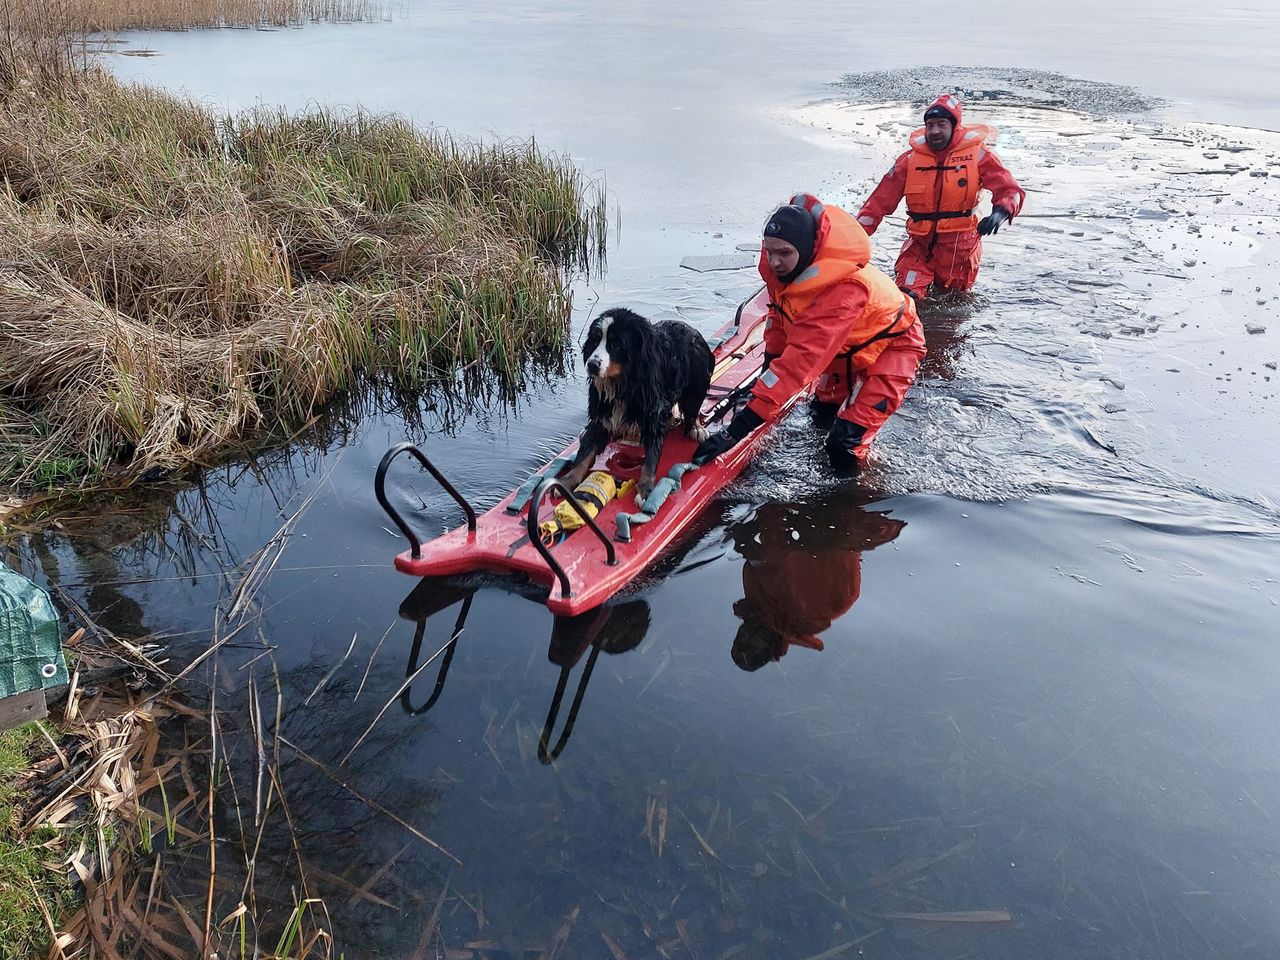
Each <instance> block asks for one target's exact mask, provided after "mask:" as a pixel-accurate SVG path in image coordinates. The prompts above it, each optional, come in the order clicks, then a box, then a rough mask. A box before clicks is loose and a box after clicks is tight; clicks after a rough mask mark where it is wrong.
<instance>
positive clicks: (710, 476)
mask: <svg viewBox="0 0 1280 960" xmlns="http://www.w3.org/2000/svg"><path fill="white" fill-rule="evenodd" d="M767 302H768V301H767V296H766V293H765V291H764V289H763V288H762V289H761V290H760V292H759V293H758V294H757V295H756V296H755V297H754V298H752V299H751V300H748V301H747V302H746V303H744V304H743V305H742V306H741V307H740V308H739V310H738V315H737V316H736V317H735V318H734V320H733V321H730V322H729V323H727V324H726V325H725V326H724V327H723V328H722V329H721V330H720V331H718V333H717V334H716V335H715V336H714V337H712V338H710V342H711V343H712V345H713V349H714V352H715V359H716V364H715V370H714V373H713V375H712V388H711V393H710V394H709V395H708V397H707V400H706V402H705V403H704V404H703V410H702V417H703V420H704V421H706V420H707V419H708V418H710V417H712V416H714V414H715V413H716V411H717V410H718V409H720V408H722V407H723V406H725V405H726V403H728V402H731V398H730V399H728V400H727V399H726V398H727V397H729V394H730V393H731V392H732V391H733V390H736V389H737V388H739V387H743V386H744V385H749V384H750V383H751V381H752V380H753V379H754V378H755V377H756V375H757V374H758V373H759V371H760V365H761V363H762V361H763V359H764V346H763V340H762V338H763V335H764V320H765V314H766V307H767ZM717 340H721V341H722V342H720V343H718V344H717V343H716V341H717ZM798 396H799V395H797V397H792V398H791V401H790V403H789V404H788V406H790V405H791V404H794V403H795V401H796V399H798ZM728 419H729V418H728V417H725V419H724V420H722V421H720V422H721V423H724V422H727V420H728ZM768 429H769V428H768V426H767V425H766V426H764V427H760V428H758V429H757V430H756V431H755V432H754V433H752V434H751V435H749V436H748V437H746V438H745V439H744V440H743V441H742V442H741V443H739V444H738V445H737V446H735V447H734V448H733V449H731V450H730V451H729V452H728V453H727V454H725V455H724V456H722V457H720V458H719V459H717V460H714V461H712V462H711V463H708V464H706V465H705V466H702V467H698V468H696V469H690V470H688V471H687V472H685V473H684V475H683V477H682V478H681V479H680V481H679V485H678V486H677V487H676V488H675V489H673V490H672V491H671V493H670V494H669V496H668V497H667V498H666V501H665V502H664V503H663V504H662V505H661V507H660V508H659V509H658V510H657V511H656V512H655V513H654V514H653V516H652V519H647V520H645V521H643V522H641V523H636V524H633V525H631V526H630V539H629V540H626V541H625V542H624V541H619V540H618V539H617V536H618V527H617V517H618V515H619V514H631V513H635V512H636V511H638V510H639V505H638V504H637V503H636V495H635V492H634V489H633V490H632V492H630V493H628V494H627V495H625V496H624V497H622V498H620V499H617V500H612V501H610V502H609V503H607V504H605V507H604V509H603V510H601V511H600V513H599V515H598V516H597V517H596V518H595V525H596V526H597V527H598V529H599V531H600V533H599V534H598V533H597V532H596V531H595V530H593V529H592V527H591V524H588V525H587V526H584V527H581V528H580V529H578V530H577V531H575V532H574V533H573V534H571V535H570V536H568V537H567V538H565V539H564V540H563V541H561V542H560V543H558V544H556V545H555V546H552V547H550V548H542V546H541V544H540V543H535V542H533V541H531V540H530V538H529V530H530V529H531V528H533V529H536V526H537V523H536V521H537V520H539V519H546V518H547V517H548V516H549V515H550V512H551V505H550V504H546V503H544V502H540V501H544V500H545V499H547V498H546V494H547V493H549V492H550V489H549V488H550V487H552V486H554V485H555V484H553V483H552V482H551V481H549V480H540V477H538V476H535V477H532V478H530V480H529V481H526V483H525V484H523V485H522V486H521V487H520V489H518V490H516V491H514V492H513V493H512V494H511V495H509V496H508V497H506V498H505V499H504V500H503V501H502V502H501V503H499V504H498V505H497V506H495V507H493V508H492V509H490V510H489V511H487V512H486V513H484V514H482V515H480V516H478V517H475V518H474V527H472V525H471V524H470V523H469V524H467V525H463V526H461V527H458V528H457V529H455V530H451V531H449V532H448V533H445V534H442V535H441V536H439V537H437V538H436V539H434V540H432V541H430V542H428V543H424V544H421V546H420V547H419V548H418V549H416V550H414V549H411V550H406V551H405V552H404V553H401V554H400V555H399V556H397V557H396V559H395V564H396V568H397V569H398V570H401V571H403V572H404V573H409V574H413V575H415V576H444V575H449V574H460V573H468V572H472V571H479V570H487V571H494V572H499V573H514V574H524V575H526V576H528V577H530V578H531V579H533V580H535V581H539V582H543V583H547V584H549V585H550V588H551V589H550V594H549V595H548V597H547V606H548V607H550V608H551V611H552V612H553V613H556V614H562V615H574V614H579V613H583V612H584V611H587V610H590V609H592V608H593V607H596V606H599V605H600V604H602V603H604V602H605V601H606V600H608V599H609V598H610V597H611V596H613V595H614V594H615V593H616V592H617V591H618V590H620V589H622V588H623V587H624V586H626V585H627V584H628V583H630V582H631V581H632V580H633V579H635V577H637V576H638V575H639V574H640V573H641V572H643V571H644V570H645V569H646V568H647V567H648V566H649V565H650V564H651V563H653V562H654V561H655V560H656V559H657V558H658V556H659V555H660V554H661V553H662V551H663V550H665V549H666V548H667V546H669V545H670V544H671V542H672V541H673V540H675V539H676V538H677V537H678V536H679V535H680V533H681V531H682V530H684V529H685V527H687V526H688V525H689V523H690V522H691V521H692V520H693V518H694V517H695V516H696V515H697V514H698V512H699V511H700V510H702V509H703V508H704V507H705V506H706V505H707V504H708V503H710V502H711V500H712V499H714V497H715V496H716V494H718V493H719V492H720V491H721V490H722V489H724V487H725V485H726V484H728V483H729V481H731V480H732V479H733V478H734V477H736V476H737V475H738V474H739V473H740V472H741V471H742V469H743V467H745V466H746V465H747V463H748V462H749V461H750V460H751V458H752V456H753V455H754V454H755V451H756V448H757V446H758V444H759V441H760V439H761V438H762V436H763V435H764V434H765V433H766V432H767V431H768ZM577 446H578V445H577V443H576V442H574V443H572V444H570V445H569V446H568V447H566V448H565V449H564V450H563V451H562V452H561V454H560V456H559V457H557V458H556V459H555V460H553V461H552V462H551V463H549V464H547V465H545V466H543V467H542V468H541V469H540V470H538V474H539V475H546V477H554V475H555V472H556V471H557V470H559V469H560V466H561V464H563V463H564V462H565V459H566V458H572V456H573V453H574V451H575V450H576V449H577ZM695 447H696V444H695V443H694V442H693V441H692V440H689V439H688V438H686V437H685V436H684V434H683V433H682V432H681V431H679V430H672V431H670V432H669V433H668V434H667V438H666V442H665V443H664V444H663V448H662V459H661V460H660V461H659V464H658V474H657V475H658V477H659V478H662V477H666V476H667V475H668V473H669V471H670V470H671V468H672V467H674V466H676V465H677V464H684V463H688V461H689V460H690V458H691V457H692V456H693V451H694V448H695ZM403 449H406V447H405V446H402V447H397V448H394V449H393V450H392V451H390V452H389V453H388V454H387V456H386V457H384V458H383V463H382V466H381V467H379V471H378V483H377V488H378V493H379V500H380V502H382V504H383V506H384V507H387V509H388V512H389V513H391V515H392V519H393V520H395V521H396V523H397V524H398V525H399V526H400V528H401V529H402V530H404V531H405V532H406V534H408V535H409V538H410V542H412V543H414V544H415V545H416V544H417V541H416V538H415V537H414V536H413V535H412V533H411V532H410V531H409V530H408V528H407V527H406V526H405V524H404V522H403V521H402V520H401V519H400V518H399V516H398V515H397V514H396V513H395V512H394V511H393V510H391V508H390V507H389V506H388V504H387V502H386V500H385V497H384V496H383V494H382V486H381V484H382V476H383V474H384V472H385V469H386V465H387V463H388V462H389V460H390V459H391V458H392V457H393V456H394V455H395V454H396V453H398V452H400V451H401V450H403ZM412 452H414V453H415V455H417V456H418V457H419V459H420V460H421V461H422V462H423V465H424V466H428V469H430V470H431V472H432V473H433V475H435V476H436V479H437V480H440V481H441V482H442V483H444V485H445V488H446V490H448V491H449V492H450V493H451V494H453V495H454V496H455V499H458V500H459V502H460V503H461V502H463V501H462V498H461V497H459V496H458V495H457V494H456V493H454V491H453V489H452V487H450V486H448V484H447V483H445V482H444V478H443V477H441V476H440V475H439V473H438V472H437V471H436V470H435V469H434V468H432V467H430V466H429V465H428V464H427V462H426V460H425V458H424V457H422V456H421V455H420V454H418V453H417V451H416V450H415V451H412ZM641 456H642V451H641V450H640V448H639V446H638V445H636V444H633V443H626V442H616V443H612V444H610V445H609V446H608V447H607V448H606V449H605V450H604V452H603V453H602V454H601V455H600V456H599V458H597V460H596V466H595V469H598V470H608V471H609V472H610V473H612V474H613V475H614V476H617V477H634V476H638V475H639V461H640V459H641ZM535 487H536V489H535ZM467 509H468V513H469V514H470V508H467ZM530 510H533V511H535V516H534V518H532V519H533V521H534V522H530V521H531V518H530V517H529V511H530ZM601 535H603V539H602V536H601ZM605 539H607V540H608V543H607V544H606V542H604V541H605ZM544 551H547V552H546V553H545V554H544ZM610 554H612V555H613V559H614V562H613V563H610V562H609V561H610ZM548 557H549V558H550V561H551V562H549V561H548ZM553 564H554V565H555V566H558V567H560V570H556V569H554V568H553Z"/></svg>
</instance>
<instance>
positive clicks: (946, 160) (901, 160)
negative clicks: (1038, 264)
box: [858, 94, 1026, 298]
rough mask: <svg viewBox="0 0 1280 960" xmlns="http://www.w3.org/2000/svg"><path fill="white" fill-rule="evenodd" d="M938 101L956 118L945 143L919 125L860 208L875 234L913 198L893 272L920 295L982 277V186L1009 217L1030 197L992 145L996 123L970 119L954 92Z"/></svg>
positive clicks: (860, 218)
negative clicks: (929, 137)
mask: <svg viewBox="0 0 1280 960" xmlns="http://www.w3.org/2000/svg"><path fill="white" fill-rule="evenodd" d="M937 106H942V107H944V109H946V111H947V112H948V113H950V114H952V115H953V116H954V117H955V118H956V119H955V125H954V129H953V130H952V133H951V141H950V142H949V143H948V144H947V146H946V148H945V149H944V150H941V151H935V150H933V149H931V148H930V147H929V145H928V143H927V142H926V141H925V135H924V130H923V129H920V130H916V131H915V132H914V133H912V134H911V137H910V147H911V149H909V150H908V151H907V152H906V153H904V154H903V155H902V156H900V157H898V159H897V160H896V161H895V162H894V164H893V168H892V169H891V170H890V171H889V172H888V173H887V174H886V175H885V177H884V179H883V180H881V181H880V184H879V186H877V187H876V188H875V190H874V191H873V192H872V194H871V196H870V197H869V198H868V199H867V202H866V203H865V204H863V205H862V209H861V210H859V211H858V223H859V224H861V225H862V228H863V229H864V230H866V231H867V233H868V234H872V233H875V232H876V228H877V227H878V226H880V221H881V220H883V219H884V218H885V217H887V216H888V215H889V214H891V213H893V211H894V210H896V209H897V208H898V204H899V203H901V202H902V199H903V197H904V196H905V197H906V200H907V241H906V243H904V244H903V245H902V252H901V253H900V254H899V255H898V260H897V263H895V264H894V277H895V279H896V280H897V282H898V286H899V287H901V288H902V289H903V290H906V291H907V292H909V293H911V294H912V295H913V296H915V297H917V298H922V297H924V296H926V295H927V294H928V292H929V285H930V284H931V283H933V284H936V285H937V286H939V287H942V288H944V289H946V290H968V289H969V288H970V287H972V286H973V284H974V281H975V280H977V278H978V265H979V264H980V263H981V262H982V240H981V238H980V237H979V236H978V230H977V227H978V219H977V217H976V216H974V214H973V209H974V207H975V206H976V205H977V201H978V191H979V190H989V191H991V205H992V208H993V209H994V208H995V207H1002V208H1003V209H1004V210H1005V211H1006V212H1007V213H1008V214H1009V219H1010V220H1012V219H1013V218H1014V217H1016V216H1017V215H1018V213H1019V212H1020V211H1021V210H1022V203H1023V200H1024V199H1025V197H1026V194H1025V193H1024V192H1023V190H1022V188H1021V187H1020V186H1018V181H1017V180H1015V179H1014V178H1013V174H1011V173H1010V172H1009V171H1008V170H1007V169H1005V166H1004V164H1003V163H1001V162H1000V158H999V157H997V156H996V155H995V152H994V151H993V150H991V148H990V147H989V146H987V144H986V142H985V140H986V138H987V136H988V135H989V133H990V131H989V128H986V127H982V126H973V127H966V126H964V125H963V122H962V121H963V116H964V107H963V105H962V104H961V103H960V101H959V99H957V98H956V97H955V96H954V95H952V94H943V95H942V96H941V97H939V98H938V99H937V100H935V101H934V103H933V104H931V105H930V107H931V108H932V107H937Z"/></svg>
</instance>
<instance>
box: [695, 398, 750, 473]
mask: <svg viewBox="0 0 1280 960" xmlns="http://www.w3.org/2000/svg"><path fill="white" fill-rule="evenodd" d="M762 423H764V420H763V419H762V418H761V417H760V415H759V414H758V413H756V412H755V411H754V410H752V409H750V408H747V409H746V410H743V411H742V412H741V413H739V414H738V415H737V416H736V417H734V418H733V422H732V423H731V424H729V425H728V426H727V427H725V428H724V429H723V430H721V431H720V432H719V433H713V434H712V435H711V436H709V437H707V439H705V440H703V441H702V442H701V443H700V444H698V449H697V450H695V451H693V462H694V463H696V464H697V465H698V466H702V465H703V464H704V463H708V462H710V461H712V460H714V459H715V458H716V457H718V456H720V454H722V453H726V452H727V451H729V450H732V449H733V448H734V447H736V446H737V445H738V442H739V441H740V440H741V439H742V438H743V437H745V436H746V435H747V434H748V433H750V432H751V431H752V430H754V429H755V428H756V427H758V426H760V424H762Z"/></svg>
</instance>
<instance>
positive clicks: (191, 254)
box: [0, 0, 606, 492]
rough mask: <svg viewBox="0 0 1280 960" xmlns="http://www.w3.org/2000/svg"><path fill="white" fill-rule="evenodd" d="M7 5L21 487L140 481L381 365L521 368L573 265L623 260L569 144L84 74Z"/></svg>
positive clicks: (275, 426)
mask: <svg viewBox="0 0 1280 960" xmlns="http://www.w3.org/2000/svg"><path fill="white" fill-rule="evenodd" d="M28 2H30V0H22V3H28ZM31 9H32V10H35V9H37V8H36V7H34V6H33V7H32V8H31ZM10 17H11V20H10V27H9V30H8V33H7V38H8V39H7V41H6V40H5V39H3V38H0V392H2V393H3V395H4V396H5V397H6V399H7V401H8V402H7V404H6V410H5V412H4V414H3V415H0V478H3V481H4V482H7V483H8V484H9V485H10V486H11V487H15V488H21V489H25V490H27V491H28V492H29V491H30V490H31V488H32V487H46V488H48V487H58V488H62V487H67V486H80V487H86V486H93V485H95V484H102V483H104V482H110V483H112V484H120V483H129V482H131V481H133V480H134V479H136V478H138V477H139V476H141V475H143V474H145V473H147V472H148V471H152V470H155V469H157V468H159V469H164V470H175V469H181V468H183V467H186V466H188V465H193V464H195V465H199V464H207V463H210V462H212V461H213V460H215V459H216V458H217V457H219V456H221V455H224V454H225V453H227V452H228V451H229V450H232V449H235V448H237V447H241V446H243V445H246V444H248V445H253V444H260V443H262V442H263V441H264V440H265V439H267V438H269V437H271V436H280V435H287V434H288V433H290V432H291V431H292V430H294V429H296V428H297V427H298V426H300V425H303V424H306V423H307V422H309V420H310V419H311V418H312V417H313V416H314V414H315V412H316V411H317V409H318V408H319V407H320V406H321V405H323V404H325V403H327V402H328V401H330V400H331V399H333V398H335V397H337V396H340V395H342V394H343V393H344V392H347V391H350V390H352V389H353V388H356V387H357V386H359V385H360V384H361V383H362V382H363V381H364V380H365V379H366V378H368V377H369V376H371V375H375V376H386V377H388V378H389V379H390V380H392V381H393V382H395V383H396V384H398V385H400V386H407V387H410V388H421V387H423V386H426V385H428V384H440V383H452V382H456V381H457V380H458V379H459V378H460V377H467V376H470V377H472V378H474V377H476V376H477V375H481V374H483V375H484V376H486V377H490V378H493V379H495V380H496V381H497V382H499V383H502V384H506V385H509V386H516V385H518V384H519V383H520V382H521V377H522V374H523V371H524V370H525V369H526V366H527V363H528V362H529V360H530V359H531V358H533V357H537V356H559V355H560V354H561V353H562V351H563V349H564V346H565V338H566V329H567V319H568V311H569V294H568V290H567V283H566V270H569V269H580V268H584V267H587V266H588V265H589V264H590V263H591V262H593V260H595V259H596V258H598V257H599V256H600V255H601V254H602V252H603V244H604V233H605V224H606V216H605V209H604V201H603V194H602V191H601V189H600V188H599V187H598V186H594V185H591V184H588V183H586V182H584V181H583V180H582V178H581V176H580V174H579V173H578V172H577V171H576V170H575V169H574V168H573V167H572V166H571V165H570V164H568V163H567V162H566V161H564V160H562V159H559V158H556V157H551V156H548V155H546V154H544V153H543V152H542V151H540V150H539V148H538V147H537V146H536V144H533V143H517V144H492V145H478V144H470V143H462V142H459V141H456V140H454V139H452V138H451V137H449V136H448V135H446V134H443V133H439V132H424V131H420V130H417V129H415V128H414V127H412V126H411V125H410V124H409V123H408V122H406V121H404V120H402V119H400V118H397V117H393V116H376V115H372V114H368V113H364V112H359V111H357V112H334V111H324V110H320V111H314V112H311V113H308V114H302V115H294V114H289V113H285V112H279V111H268V110H259V111H255V112H250V113H247V114H243V115H240V116H236V117H224V116H216V115H214V114H213V113H211V112H209V111H208V110H207V109H205V108H204V107H202V106H200V105H197V104H195V103H192V102H190V101H186V100H183V99H180V98H177V97H173V96H170V95H168V94H165V93H161V92H157V91H154V90H149V89H146V88H142V87H138V86H131V85H126V84H121V83H119V82H117V81H115V80H114V79H112V78H111V77H109V76H106V75H104V74H102V73H100V72H98V71H96V70H95V69H93V68H91V67H90V68H86V69H81V68H80V67H79V63H78V61H77V59H76V55H75V46H74V43H73V41H72V39H71V38H70V37H69V36H68V35H67V34H66V33H65V31H64V32H62V33H59V29H60V28H59V27H58V26H57V24H56V23H51V22H50V21H48V20H40V19H39V18H38V17H37V16H36V15H35V14H34V13H33V14H32V23H33V24H34V26H32V25H31V24H28V25H27V27H26V28H25V29H24V30H17V29H15V28H14V27H13V25H12V14H10ZM0 29H3V25H0ZM33 37H36V38H45V39H48V40H49V44H48V45H47V47H45V46H39V45H38V44H37V45H33V43H34V41H33V40H32V38H33ZM24 38H25V39H24ZM59 38H60V39H59ZM59 44H61V45H59ZM50 50H53V51H61V54H60V55H59V56H61V59H59V57H58V56H54V55H53V54H51V53H50V52H49V51H50ZM69 78H70V79H69Z"/></svg>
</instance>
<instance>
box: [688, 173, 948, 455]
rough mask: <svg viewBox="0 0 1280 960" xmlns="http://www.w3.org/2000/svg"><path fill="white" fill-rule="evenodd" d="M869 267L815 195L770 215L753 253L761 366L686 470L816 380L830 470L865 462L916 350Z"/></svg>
mask: <svg viewBox="0 0 1280 960" xmlns="http://www.w3.org/2000/svg"><path fill="white" fill-rule="evenodd" d="M870 260H871V241H870V240H868V239H867V234H866V231H864V230H863V229H862V227H860V226H858V224H857V223H856V222H855V221H854V219H853V217H852V216H850V215H849V214H848V213H846V212H845V211H844V210H841V209H840V208H839V207H833V206H830V205H824V204H823V203H822V202H821V201H819V200H818V198H817V197H814V196H811V195H809V194H798V195H796V196H794V197H792V198H791V202H790V203H788V204H785V205H784V206H781V207H779V208H778V209H777V210H775V211H774V212H773V213H772V214H771V215H770V217H769V219H768V220H767V221H766V222H765V228H764V238H763V240H762V241H761V250H760V276H761V278H762V279H763V280H764V282H765V285H766V286H767V287H768V291H769V301H770V303H769V315H768V319H767V321H766V324H765V332H764V351H765V352H764V369H763V372H762V373H761V374H760V378H759V379H758V380H757V381H756V382H755V386H754V387H752V392H751V400H750V402H749V403H748V404H747V406H746V407H745V408H744V409H743V410H742V411H740V412H739V413H738V415H737V416H736V417H734V418H733V422H732V423H730V424H729V426H727V427H725V428H724V429H723V430H721V431H720V432H719V433H717V434H714V435H713V436H711V437H708V438H707V439H706V440H704V441H703V442H702V443H701V444H700V445H699V447H698V449H697V450H696V451H695V452H694V455H693V462H694V463H699V464H701V463H706V462H707V461H709V460H712V459H714V458H716V457H718V456H720V455H721V454H722V453H725V452H726V451H728V450H729V449H731V448H732V447H733V446H734V445H735V444H737V443H738V442H739V441H740V440H742V438H743V437H745V436H746V435H747V434H749V433H750V432H751V431H752V430H754V429H755V428H756V427H758V426H760V425H761V424H762V423H765V422H767V421H770V420H773V419H774V418H775V417H777V416H778V412H779V411H780V410H781V409H782V406H783V404H785V403H786V402H787V400H789V399H790V398H791V397H792V396H794V395H795V393H796V392H797V391H799V390H801V389H802V388H804V387H805V385H807V384H809V383H812V382H813V381H814V380H815V379H816V380H817V381H818V387H817V397H816V400H817V402H818V404H817V405H818V407H819V408H820V409H821V411H822V412H823V413H825V415H826V416H828V417H830V416H834V418H835V422H834V424H833V425H832V426H831V431H830V433H828V434H827V441H826V447H827V453H828V454H829V455H830V457H831V462H832V465H833V466H834V467H836V469H838V470H846V471H856V470H857V469H859V468H860V467H862V466H864V465H865V463H866V458H867V452H868V450H869V448H870V445H871V439H872V437H874V436H875V435H876V433H877V432H878V431H879V430H880V428H881V427H882V426H884V423H885V421H886V420H888V419H889V417H890V416H891V415H892V414H893V412H894V411H895V410H897V409H898V407H900V406H901V405H902V401H903V398H904V397H906V395H907V390H908V388H909V387H910V386H911V382H912V381H913V380H914V379H915V375H916V370H917V368H918V367H919V366H920V360H921V358H922V357H923V356H924V351H925V346H924V331H923V329H922V328H921V326H920V320H919V319H918V318H917V316H916V308H915V304H914V302H913V301H912V300H911V298H910V297H907V296H905V295H904V294H903V293H902V291H900V290H899V289H898V288H897V287H895V286H894V284H893V281H892V280H890V279H889V277H887V276H886V275H885V274H883V273H881V272H880V271H879V270H878V269H876V268H875V267H873V266H871V265H870Z"/></svg>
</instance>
